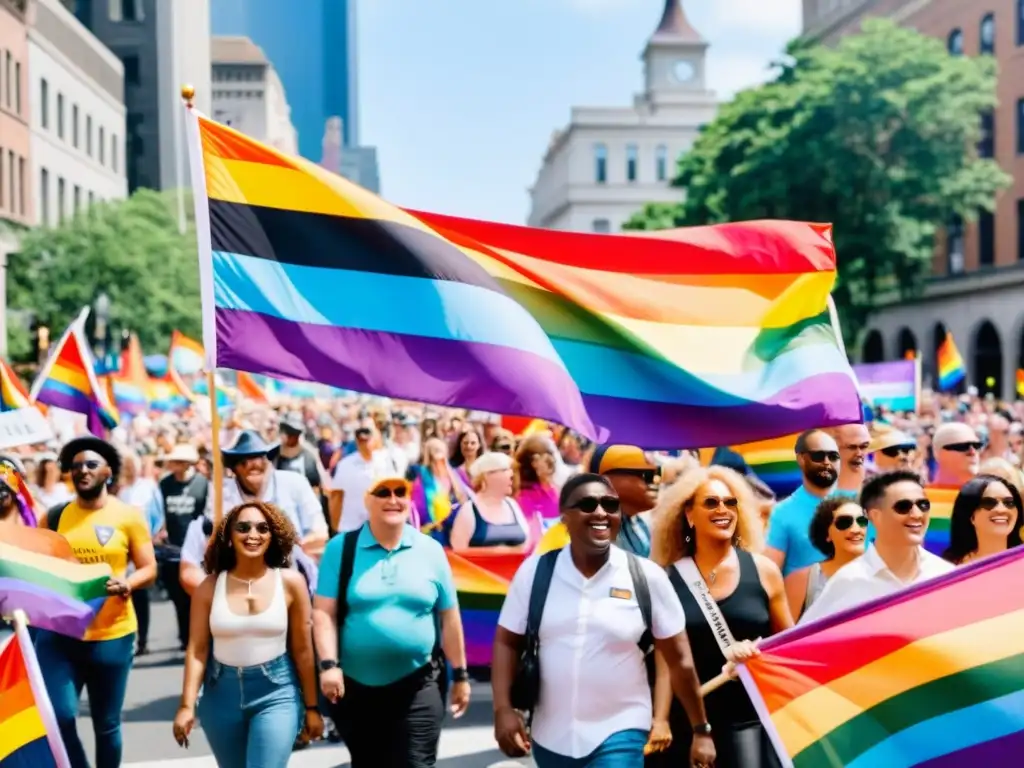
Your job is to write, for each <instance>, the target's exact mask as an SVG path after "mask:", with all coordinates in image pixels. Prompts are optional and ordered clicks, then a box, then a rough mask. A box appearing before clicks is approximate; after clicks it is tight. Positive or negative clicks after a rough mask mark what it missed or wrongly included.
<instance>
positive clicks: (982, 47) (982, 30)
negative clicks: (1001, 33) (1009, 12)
mask: <svg viewBox="0 0 1024 768" xmlns="http://www.w3.org/2000/svg"><path fill="white" fill-rule="evenodd" d="M978 37H979V41H978V51H979V52H980V53H982V54H986V53H987V54H988V55H990V56H991V55H992V54H994V53H995V52H996V15H995V14H994V13H986V14H985V15H984V16H983V17H982V19H981V26H980V27H979V29H978Z"/></svg>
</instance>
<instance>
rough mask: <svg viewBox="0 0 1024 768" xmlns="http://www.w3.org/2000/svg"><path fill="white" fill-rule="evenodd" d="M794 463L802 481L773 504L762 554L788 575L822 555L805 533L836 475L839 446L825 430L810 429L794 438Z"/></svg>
mask: <svg viewBox="0 0 1024 768" xmlns="http://www.w3.org/2000/svg"><path fill="white" fill-rule="evenodd" d="M795 450H796V463H797V465H798V466H799V467H800V474H801V475H802V476H803V483H802V484H801V485H800V487H799V488H797V489H796V490H795V491H793V493H792V494H790V495H789V496H788V497H787V498H785V499H783V500H782V501H780V502H779V503H778V504H776V505H775V509H774V510H773V511H772V515H771V520H770V522H769V525H768V539H767V542H766V544H767V547H766V549H765V554H766V555H767V556H768V557H769V558H771V560H772V561H774V563H775V564H776V565H777V566H779V568H781V569H782V575H783V576H788V575H789V574H791V573H792V572H793V571H799V570H800V569H801V568H806V567H807V566H809V565H814V563H818V562H821V559H822V554H821V552H819V551H818V549H817V548H816V547H815V546H814V545H813V544H812V543H811V537H810V536H809V535H808V531H809V530H810V526H811V520H813V519H814V511H815V510H816V509H817V508H818V504H819V503H821V500H822V499H824V498H826V497H827V496H828V495H829V494H830V493H832V489H833V488H834V487H835V484H836V480H837V479H838V477H839V467H840V454H839V446H838V445H837V444H836V441H835V440H834V439H833V438H832V436H831V435H829V434H828V433H826V432H824V431H822V430H820V429H811V430H808V431H807V432H804V433H803V434H801V435H800V436H799V437H798V438H797V439H796V449H795Z"/></svg>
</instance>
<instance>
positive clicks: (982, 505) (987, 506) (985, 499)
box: [978, 496, 1017, 512]
mask: <svg viewBox="0 0 1024 768" xmlns="http://www.w3.org/2000/svg"><path fill="white" fill-rule="evenodd" d="M1000 504H1002V505H1003V506H1004V507H1006V508H1007V509H1016V508H1017V502H1016V501H1014V500H1013V496H1006V497H1004V498H1002V499H997V498H995V497H993V496H982V497H981V501H979V502H978V508H979V509H984V510H985V511H986V512H991V511H992V510H993V509H995V508H996V507H998V506H999V505H1000Z"/></svg>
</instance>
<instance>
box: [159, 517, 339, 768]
mask: <svg viewBox="0 0 1024 768" xmlns="http://www.w3.org/2000/svg"><path fill="white" fill-rule="evenodd" d="M295 539H296V533H295V529H294V528H293V527H292V525H291V523H290V522H288V519H287V518H286V517H285V516H284V514H283V513H282V512H281V511H280V510H279V509H277V507H275V506H273V505H271V504H266V503H264V502H247V503H245V504H241V505H239V506H237V507H235V508H234V509H232V510H231V511H230V512H229V513H228V514H227V515H225V518H224V520H223V522H222V523H221V525H220V527H219V528H218V529H217V531H216V532H215V534H214V538H213V539H212V540H211V541H210V544H209V546H208V547H207V550H206V558H205V561H204V563H203V565H204V567H205V570H206V572H207V573H208V574H209V575H208V576H207V577H206V580H205V581H203V583H202V584H200V585H199V588H198V589H197V590H196V592H195V594H194V595H193V596H192V617H191V634H190V636H189V644H188V649H187V651H186V653H185V682H184V686H183V690H182V694H181V706H180V708H179V709H178V714H177V715H176V716H175V718H174V738H175V739H176V740H177V742H178V743H179V744H180V745H182V746H184V747H187V746H188V735H189V733H190V732H191V730H192V728H193V726H194V725H195V713H196V700H197V699H198V700H199V704H198V706H199V709H198V712H199V717H200V720H201V722H202V725H203V731H204V732H205V733H206V739H207V741H208V742H209V743H210V749H211V750H212V751H213V756H214V758H215V759H216V760H217V765H218V766H220V768H286V766H287V765H288V759H289V757H290V756H291V752H292V745H293V744H294V742H295V734H296V733H298V732H299V731H300V729H301V731H302V733H301V738H302V739H303V740H306V741H308V740H312V739H319V738H320V736H321V735H322V734H323V720H322V719H321V717H320V713H319V711H318V709H317V682H316V672H315V669H314V662H313V643H312V635H311V633H310V616H311V606H310V601H309V591H308V589H307V586H306V582H305V580H304V579H303V577H302V576H301V575H300V574H299V573H298V572H296V571H293V570H291V569H290V568H289V558H290V555H291V552H292V547H293V546H294V544H295ZM211 640H212V655H211V653H210V651H211ZM204 678H205V680H204ZM201 684H203V693H202V697H201V698H199V688H200V685H201ZM303 711H304V712H305V714H303Z"/></svg>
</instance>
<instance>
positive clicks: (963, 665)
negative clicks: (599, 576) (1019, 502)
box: [728, 547, 1024, 768]
mask: <svg viewBox="0 0 1024 768" xmlns="http://www.w3.org/2000/svg"><path fill="white" fill-rule="evenodd" d="M1022 580H1024V548H1020V547H1018V548H1016V549H1011V550H1008V551H1007V552H1005V553H1004V554H1001V555H997V556H995V557H992V558H987V559H984V560H981V561H978V562H976V563H974V564H971V565H968V566H965V567H962V568H959V569H957V570H956V571H953V572H952V573H950V574H948V575H946V576H943V577H941V578H938V579H934V580H931V581H927V582H924V583H922V584H919V585H917V586H914V587H912V588H910V589H908V590H905V591H903V592H900V593H898V594H896V595H892V596H891V597H888V598H885V599H883V600H877V601H874V602H872V603H869V604H866V605H864V606H861V607H859V608H856V609H853V610H851V611H846V612H844V613H841V614H837V615H835V616H832V617H829V618H826V619H823V620H821V621H817V622H814V623H812V624H808V625H807V626H799V627H797V628H796V629H793V630H790V631H788V632H784V633H782V634H780V635H777V636H776V637H773V638H770V639H769V640H767V641H766V642H765V643H764V644H763V645H762V646H761V655H760V656H758V657H756V658H754V659H752V660H751V661H749V662H748V663H747V664H746V665H745V666H742V667H740V670H739V672H740V679H741V680H742V681H743V684H744V686H745V687H746V689H747V692H748V693H749V694H750V697H751V700H752V701H753V702H754V706H755V708H756V709H757V711H758V715H759V716H760V718H761V721H762V723H763V724H764V726H765V728H766V729H767V731H768V733H769V735H770V736H771V738H772V742H773V744H774V745H775V748H776V750H777V752H778V753H779V757H780V758H781V759H782V761H783V764H784V765H787V766H792V768H844V767H845V768H882V766H885V768H911V766H917V767H918V768H947V767H951V766H979V767H980V766H986V768H987V767H989V766H991V767H992V768H995V766H1011V765H1019V764H1020V759H1021V757H1020V756H1021V750H1022V749H1024V594H1022V593H1021V591H1020V590H1018V589H1012V588H1008V585H1015V584H1020V583H1021V581H1022ZM728 684H729V685H731V684H732V683H728Z"/></svg>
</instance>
